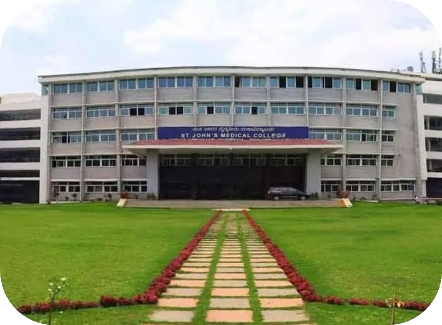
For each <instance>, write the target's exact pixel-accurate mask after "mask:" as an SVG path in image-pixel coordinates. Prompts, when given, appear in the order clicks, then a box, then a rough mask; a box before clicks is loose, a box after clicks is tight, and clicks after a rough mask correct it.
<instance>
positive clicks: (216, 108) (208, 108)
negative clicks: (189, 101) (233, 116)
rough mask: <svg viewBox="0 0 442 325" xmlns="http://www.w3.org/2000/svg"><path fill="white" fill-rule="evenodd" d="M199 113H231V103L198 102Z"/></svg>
mask: <svg viewBox="0 0 442 325" xmlns="http://www.w3.org/2000/svg"><path fill="white" fill-rule="evenodd" d="M198 114H200V115H206V114H207V115H212V114H230V103H198Z"/></svg>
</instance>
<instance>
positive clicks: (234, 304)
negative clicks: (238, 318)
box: [209, 297, 250, 309]
mask: <svg viewBox="0 0 442 325" xmlns="http://www.w3.org/2000/svg"><path fill="white" fill-rule="evenodd" d="M209 308H219V309H226V308H227V309H229V308H235V309H236V308H238V309H247V308H250V301H249V298H248V297H247V298H212V299H210V307H209Z"/></svg>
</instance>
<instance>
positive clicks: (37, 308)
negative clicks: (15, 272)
mask: <svg viewBox="0 0 442 325" xmlns="http://www.w3.org/2000/svg"><path fill="white" fill-rule="evenodd" d="M221 213H222V212H221V211H217V212H216V213H215V214H214V215H213V216H212V217H211V218H210V220H209V221H208V222H207V223H206V225H204V227H202V228H201V229H200V230H199V231H198V232H197V233H196V234H195V235H194V237H193V239H192V240H191V241H190V242H189V244H187V246H186V247H185V248H184V249H183V250H182V251H181V253H180V254H179V255H178V256H177V257H176V258H174V259H173V260H172V261H171V262H170V263H169V265H168V266H166V268H164V270H163V271H162V272H161V274H160V275H159V276H158V277H157V278H156V279H154V280H153V281H152V282H151V283H150V286H149V287H148V288H147V289H146V291H145V292H144V293H142V294H137V295H135V296H134V297H132V298H124V297H119V298H117V297H113V296H110V295H103V296H101V297H100V300H99V302H85V301H70V300H60V301H57V302H54V304H53V305H52V310H57V311H62V310H68V309H84V308H96V307H100V306H101V307H104V308H108V307H117V306H130V305H141V304H155V303H157V301H158V298H159V297H160V296H161V294H162V293H163V292H165V291H166V290H167V286H168V284H169V283H170V281H171V280H172V278H173V277H174V276H175V273H176V271H178V270H179V269H180V268H181V266H182V265H183V263H184V262H185V261H186V260H187V259H188V258H189V256H190V254H192V252H193V251H194V249H195V248H196V247H197V246H198V245H199V243H200V241H201V240H202V239H203V238H204V236H205V235H206V234H207V232H208V231H209V229H210V227H211V226H212V225H213V223H214V222H215V221H216V219H217V218H218V217H219V216H220V214H221ZM50 309H51V305H50V304H49V303H36V304H35V305H30V304H24V305H21V306H19V307H18V308H17V310H18V311H19V312H20V313H22V314H44V313H47V312H49V310H50Z"/></svg>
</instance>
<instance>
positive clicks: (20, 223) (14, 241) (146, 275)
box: [0, 204, 213, 324]
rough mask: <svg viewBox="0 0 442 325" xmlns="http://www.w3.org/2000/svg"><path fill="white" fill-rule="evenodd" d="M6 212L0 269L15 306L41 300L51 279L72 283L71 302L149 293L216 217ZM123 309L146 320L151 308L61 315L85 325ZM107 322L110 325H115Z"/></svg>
mask: <svg viewBox="0 0 442 325" xmlns="http://www.w3.org/2000/svg"><path fill="white" fill-rule="evenodd" d="M0 209H1V210H0V238H1V240H0V271H1V275H2V284H3V288H4V290H5V293H6V295H7V297H8V298H9V299H10V301H11V303H12V304H13V305H14V306H18V305H20V304H22V303H34V302H37V301H43V300H44V299H45V298H46V292H47V281H48V279H49V278H51V277H58V278H60V277H67V278H68V279H69V285H70V286H69V287H68V288H67V290H66V291H65V292H64V294H63V297H64V298H68V299H72V300H78V299H81V300H88V301H98V300H99V298H100V296H101V295H102V294H111V295H116V296H120V295H122V296H126V297H132V296H133V295H135V294H136V293H139V292H143V291H144V290H145V289H146V288H147V286H148V285H149V283H150V282H151V281H152V280H153V279H154V277H155V276H157V275H158V274H159V273H160V271H161V270H162V269H163V268H164V267H165V266H166V265H167V264H168V263H169V262H170V260H171V259H172V258H174V257H176V256H177V255H178V253H179V252H180V251H181V249H182V248H183V247H184V246H185V245H186V244H187V243H188V242H189V241H190V239H191V238H192V236H193V235H194V234H195V233H196V231H198V230H199V228H201V227H202V226H203V225H204V224H205V223H206V222H207V220H208V219H209V218H210V216H211V215H212V214H213V211H209V210H201V209H198V210H169V209H157V210H154V209H149V210H147V209H146V210H145V209H119V208H116V207H115V205H114V204H112V205H108V204H73V205H61V204H60V205H51V206H1V207H0ZM125 310H126V311H127V312H129V311H134V315H132V316H133V317H135V318H136V317H137V315H147V313H148V311H149V310H150V306H142V307H132V308H129V307H128V308H122V309H118V308H117V309H112V310H110V309H109V310H103V309H94V310H84V311H74V312H65V313H64V314H63V316H62V317H63V318H66V317H72V322H66V324H68V323H69V324H77V322H75V321H74V320H75V319H79V321H78V324H80V323H81V321H82V318H81V317H82V316H81V315H85V316H87V317H88V321H89V320H91V321H92V320H93V322H92V323H94V324H101V323H100V322H99V321H98V319H99V318H100V317H101V316H100V315H114V314H121V313H123V314H124V311H125ZM74 314H75V315H74ZM68 315H72V316H68ZM89 317H90V318H89ZM32 318H33V319H35V320H38V319H41V317H40V316H36V317H32ZM131 318H132V317H131ZM112 319H113V318H112ZM109 320H110V319H107V324H109V323H114V322H109ZM84 321H85V320H84V319H83V324H84ZM104 323H105V322H103V324H104ZM121 324H126V323H125V322H122V323H121Z"/></svg>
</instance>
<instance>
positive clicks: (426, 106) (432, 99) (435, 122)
mask: <svg viewBox="0 0 442 325" xmlns="http://www.w3.org/2000/svg"><path fill="white" fill-rule="evenodd" d="M420 76H421V77H424V78H425V79H426V81H425V83H424V84H423V85H422V90H421V92H422V96H418V109H419V112H420V118H419V120H420V121H419V123H422V127H420V128H419V131H420V132H421V135H420V138H421V139H422V140H421V142H422V144H421V148H422V150H421V155H420V156H421V166H422V169H423V171H422V174H423V180H424V182H425V183H424V188H425V189H426V195H427V196H428V197H433V198H441V197H442V75H440V74H420Z"/></svg>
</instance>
